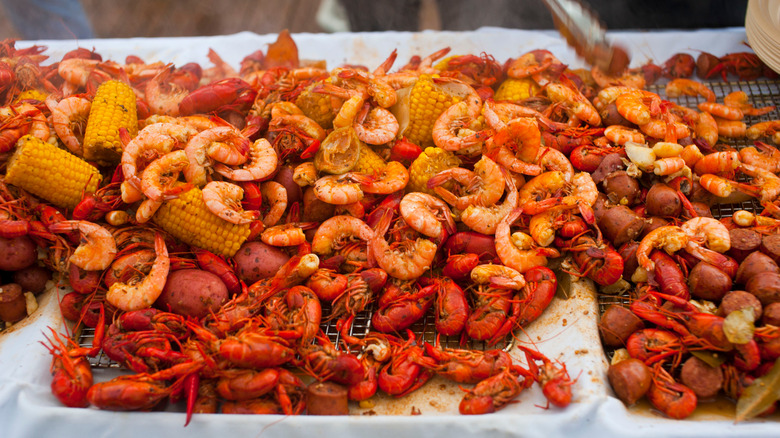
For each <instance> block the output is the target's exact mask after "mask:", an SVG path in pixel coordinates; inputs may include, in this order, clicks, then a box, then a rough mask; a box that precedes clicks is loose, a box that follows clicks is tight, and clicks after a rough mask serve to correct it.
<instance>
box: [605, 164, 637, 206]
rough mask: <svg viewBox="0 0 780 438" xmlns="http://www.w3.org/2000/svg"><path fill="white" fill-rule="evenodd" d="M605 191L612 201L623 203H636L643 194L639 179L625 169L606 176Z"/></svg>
mask: <svg viewBox="0 0 780 438" xmlns="http://www.w3.org/2000/svg"><path fill="white" fill-rule="evenodd" d="M603 187H604V192H605V193H606V194H607V197H608V198H609V199H610V201H612V202H614V203H615V204H621V205H634V204H635V203H636V201H637V199H638V198H639V196H640V195H641V194H642V191H641V188H640V187H639V181H637V179H636V178H634V177H632V176H630V175H629V174H628V173H627V172H626V171H625V170H618V171H615V172H612V173H610V174H609V175H607V176H606V178H605V179H604V183H603Z"/></svg>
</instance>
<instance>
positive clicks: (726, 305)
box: [718, 290, 780, 321]
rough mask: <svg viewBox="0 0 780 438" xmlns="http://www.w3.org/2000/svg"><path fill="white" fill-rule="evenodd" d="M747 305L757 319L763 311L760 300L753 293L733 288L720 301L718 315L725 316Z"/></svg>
mask: <svg viewBox="0 0 780 438" xmlns="http://www.w3.org/2000/svg"><path fill="white" fill-rule="evenodd" d="M748 307H752V308H753V315H754V316H755V317H756V321H758V319H759V318H761V315H762V313H763V306H762V305H761V301H759V300H758V298H756V296H755V295H753V294H751V293H749V292H745V291H744V290H733V291H731V292H729V293H727V294H726V296H724V297H723V299H722V300H721V301H720V306H718V315H720V316H723V317H726V316H728V314H729V313H731V312H734V311H736V310H741V309H746V308H748ZM778 310H780V309H778Z"/></svg>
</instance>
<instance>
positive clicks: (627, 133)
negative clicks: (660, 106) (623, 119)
mask: <svg viewBox="0 0 780 438" xmlns="http://www.w3.org/2000/svg"><path fill="white" fill-rule="evenodd" d="M604 137H607V139H609V141H611V142H612V143H615V144H619V145H621V146H623V145H625V144H626V143H627V142H629V141H633V142H634V143H644V142H645V136H644V134H642V133H641V132H640V131H639V130H636V129H634V128H629V127H627V126H622V125H610V126H607V127H606V128H604Z"/></svg>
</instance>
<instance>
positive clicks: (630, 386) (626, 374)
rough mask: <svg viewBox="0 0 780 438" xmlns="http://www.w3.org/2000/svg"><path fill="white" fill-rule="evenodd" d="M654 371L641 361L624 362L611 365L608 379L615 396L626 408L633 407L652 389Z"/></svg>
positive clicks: (630, 360) (628, 360) (632, 359)
mask: <svg viewBox="0 0 780 438" xmlns="http://www.w3.org/2000/svg"><path fill="white" fill-rule="evenodd" d="M651 377H652V371H651V370H650V367H648V366H647V365H645V364H644V363H643V362H642V361H641V360H639V359H634V358H631V359H626V360H622V361H620V362H618V363H616V364H615V365H610V366H609V369H608V370H607V378H608V379H609V384H610V385H611V386H612V390H613V391H615V395H617V397H618V398H619V399H620V401H622V402H623V403H624V404H625V405H626V406H631V405H633V404H634V403H636V402H637V400H639V399H640V398H642V397H643V396H644V395H645V393H646V392H647V390H648V389H650V380H651Z"/></svg>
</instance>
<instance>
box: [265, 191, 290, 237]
mask: <svg viewBox="0 0 780 438" xmlns="http://www.w3.org/2000/svg"><path fill="white" fill-rule="evenodd" d="M260 195H262V197H263V206H264V207H263V208H265V205H269V206H270V207H269V208H268V210H267V211H266V212H265V215H264V216H263V225H265V226H266V227H272V226H274V225H276V224H277V223H278V222H279V221H280V220H281V219H282V216H283V215H284V212H285V210H287V203H288V199H287V189H285V188H284V186H283V185H282V184H280V183H278V182H276V181H265V182H263V183H262V184H261V185H260ZM266 201H267V202H266Z"/></svg>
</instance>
